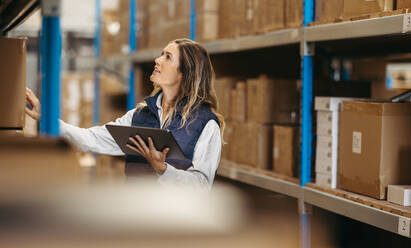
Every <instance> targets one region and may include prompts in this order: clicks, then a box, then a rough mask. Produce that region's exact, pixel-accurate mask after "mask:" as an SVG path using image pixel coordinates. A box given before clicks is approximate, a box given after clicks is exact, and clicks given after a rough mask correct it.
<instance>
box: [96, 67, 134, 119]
mask: <svg viewBox="0 0 411 248" xmlns="http://www.w3.org/2000/svg"><path fill="white" fill-rule="evenodd" d="M99 97H100V124H105V123H107V122H110V121H114V120H115V119H116V118H118V117H121V116H123V115H124V114H125V113H126V111H127V89H126V87H125V86H124V84H122V83H121V81H119V79H117V78H116V77H115V76H114V75H110V74H108V73H101V74H100V95H99Z"/></svg>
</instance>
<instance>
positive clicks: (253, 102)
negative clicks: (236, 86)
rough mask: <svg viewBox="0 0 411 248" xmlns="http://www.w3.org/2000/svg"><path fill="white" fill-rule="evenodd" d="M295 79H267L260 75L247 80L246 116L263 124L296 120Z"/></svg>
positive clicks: (297, 106)
mask: <svg viewBox="0 0 411 248" xmlns="http://www.w3.org/2000/svg"><path fill="white" fill-rule="evenodd" d="M298 99H299V97H298V91H297V81H295V80H281V79H269V78H268V77H267V76H265V75H261V76H260V77H259V78H258V79H249V80H247V118H248V120H250V121H254V122H258V123H265V124H273V123H276V124H290V123H295V122H296V121H298V119H297V113H298V112H299V110H298V108H299V100H298Z"/></svg>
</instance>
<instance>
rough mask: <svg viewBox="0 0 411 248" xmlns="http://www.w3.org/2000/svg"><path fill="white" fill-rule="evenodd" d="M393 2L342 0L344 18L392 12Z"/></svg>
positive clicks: (389, 0)
mask: <svg viewBox="0 0 411 248" xmlns="http://www.w3.org/2000/svg"><path fill="white" fill-rule="evenodd" d="M394 3H395V2H394V0H344V13H343V15H344V17H350V16H359V15H364V14H371V13H379V12H384V11H390V10H394Z"/></svg>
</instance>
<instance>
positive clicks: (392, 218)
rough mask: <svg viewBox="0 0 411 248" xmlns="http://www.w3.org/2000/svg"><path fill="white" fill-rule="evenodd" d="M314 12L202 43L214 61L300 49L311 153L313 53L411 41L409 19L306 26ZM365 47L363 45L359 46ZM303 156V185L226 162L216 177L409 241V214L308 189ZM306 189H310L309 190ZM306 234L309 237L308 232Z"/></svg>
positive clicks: (147, 54)
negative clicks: (273, 27) (288, 23)
mask: <svg viewBox="0 0 411 248" xmlns="http://www.w3.org/2000/svg"><path fill="white" fill-rule="evenodd" d="M313 8H314V1H305V13H306V14H307V13H308V16H307V17H306V21H305V24H306V26H305V27H301V28H294V29H285V30H280V31H274V32H270V33H265V34H259V35H251V36H244V37H238V38H235V39H222V40H216V41H212V42H205V43H202V45H203V46H204V47H205V48H206V49H207V50H208V51H209V53H210V55H211V56H214V55H220V54H224V55H226V56H230V53H241V52H247V51H252V50H256V49H261V48H273V47H281V46H284V45H291V44H297V45H300V54H301V62H302V71H301V75H302V85H303V88H304V87H306V89H305V91H306V92H305V94H307V95H306V96H305V99H304V96H303V99H302V104H303V108H304V107H305V108H306V109H307V113H308V112H309V113H308V114H307V113H306V115H305V117H303V127H302V128H303V139H306V140H305V141H303V142H306V148H303V150H304V149H310V148H308V147H310V146H311V145H310V144H311V138H312V137H311V136H310V135H306V137H305V138H304V133H306V134H307V133H309V134H310V133H311V124H310V125H309V126H308V127H307V126H305V127H304V122H307V123H308V122H309V123H311V118H312V117H311V106H312V100H313V99H312V98H313V97H312V95H311V94H312V83H313V71H312V70H313V58H314V56H315V51H314V50H315V49H314V48H315V47H316V46H321V47H326V48H327V46H330V47H332V46H333V45H334V46H335V44H333V42H334V41H344V40H350V41H352V40H356V41H358V40H360V41H361V42H364V44H366V43H367V41H369V40H373V41H377V42H379V41H381V40H384V39H385V38H387V37H388V39H389V40H388V41H389V42H388V44H396V43H395V42H398V41H400V42H401V41H402V40H403V39H408V38H411V35H410V34H409V33H408V32H409V31H411V30H410V29H409V28H408V27H405V26H404V22H405V20H408V18H410V15H409V14H398V15H393V16H385V17H379V18H372V19H364V20H358V21H350V22H340V23H331V24H321V25H316V26H307V24H308V23H310V22H312V20H313ZM310 18H311V20H310ZM392 37H394V42H392V41H393V40H392ZM361 42H360V43H359V44H361ZM390 42H391V43H390ZM379 45H380V44H377V45H376V47H378V46H379ZM384 49H387V47H384ZM347 50H349V48H346V49H345V50H344V52H346V51H347ZM381 50H383V49H381ZM388 50H390V49H388ZM390 51H391V50H390ZM160 53H161V49H160V48H159V49H145V50H142V51H137V52H136V53H134V54H132V55H129V56H121V57H113V58H109V59H106V60H105V61H101V63H104V64H108V65H114V64H116V63H132V64H134V65H135V66H139V65H140V64H147V63H151V62H153V61H154V59H155V58H156V57H157V56H158V55H159V54H160ZM303 94H304V89H303ZM303 115H304V114H303ZM307 123H306V124H307ZM305 153H306V154H307V155H306V156H308V158H307V157H306V158H305V160H303V161H302V165H301V166H302V168H304V173H305V174H304V175H302V176H301V177H302V178H303V180H302V181H300V182H299V181H298V180H296V179H294V180H293V179H289V178H285V177H284V176H280V175H278V174H275V173H273V172H267V171H263V170H258V169H254V168H250V167H247V166H243V165H238V164H235V163H233V162H229V161H225V160H222V161H221V163H220V167H219V169H218V171H217V175H219V176H222V177H225V178H229V179H231V180H234V181H238V182H243V183H246V184H249V185H253V186H256V187H260V188H264V189H267V190H270V191H273V192H277V193H280V194H284V195H288V196H290V197H293V198H296V199H298V200H301V201H302V202H304V203H307V204H311V205H314V206H317V207H320V208H323V209H326V210H328V211H331V212H334V213H337V214H340V215H343V216H346V217H348V218H351V219H354V220H357V221H360V222H363V223H367V224H370V225H373V226H375V227H378V228H381V229H384V230H387V231H390V232H393V233H396V234H399V235H403V236H405V237H408V238H411V233H410V231H409V229H408V231H401V230H400V229H401V225H404V223H405V225H407V224H408V226H409V225H410V222H411V219H410V217H409V215H408V214H405V216H404V215H400V214H396V213H391V212H389V211H386V210H381V209H379V208H376V207H373V206H372V204H371V203H370V204H364V203H360V202H357V201H354V200H352V199H347V198H345V197H341V196H338V195H334V194H331V193H329V192H326V191H324V190H321V189H318V188H313V187H311V186H310V184H309V183H310V178H309V175H308V174H309V172H310V171H311V165H310V164H311V163H309V161H310V160H311V155H310V154H311V152H310V150H305ZM303 158H304V157H303ZM306 183H308V185H307V186H306ZM349 194H350V193H349V192H346V195H349ZM407 211H408V210H407V209H406V210H405V212H406V213H407ZM408 212H409V211H408ZM303 222H304V221H303ZM307 228H308V229H309V227H305V228H303V229H307ZM302 231H303V232H305V231H307V230H302Z"/></svg>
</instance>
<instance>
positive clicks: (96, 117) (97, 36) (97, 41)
mask: <svg viewBox="0 0 411 248" xmlns="http://www.w3.org/2000/svg"><path fill="white" fill-rule="evenodd" d="M95 1H96V6H95V7H96V15H95V18H96V27H95V30H94V41H93V43H94V44H93V45H94V56H95V57H96V59H98V58H100V50H101V2H100V0H95ZM99 74H100V72H99V69H98V68H96V69H94V102H93V125H98V124H99V121H100V109H99V107H100V98H99V97H100V77H99Z"/></svg>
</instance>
